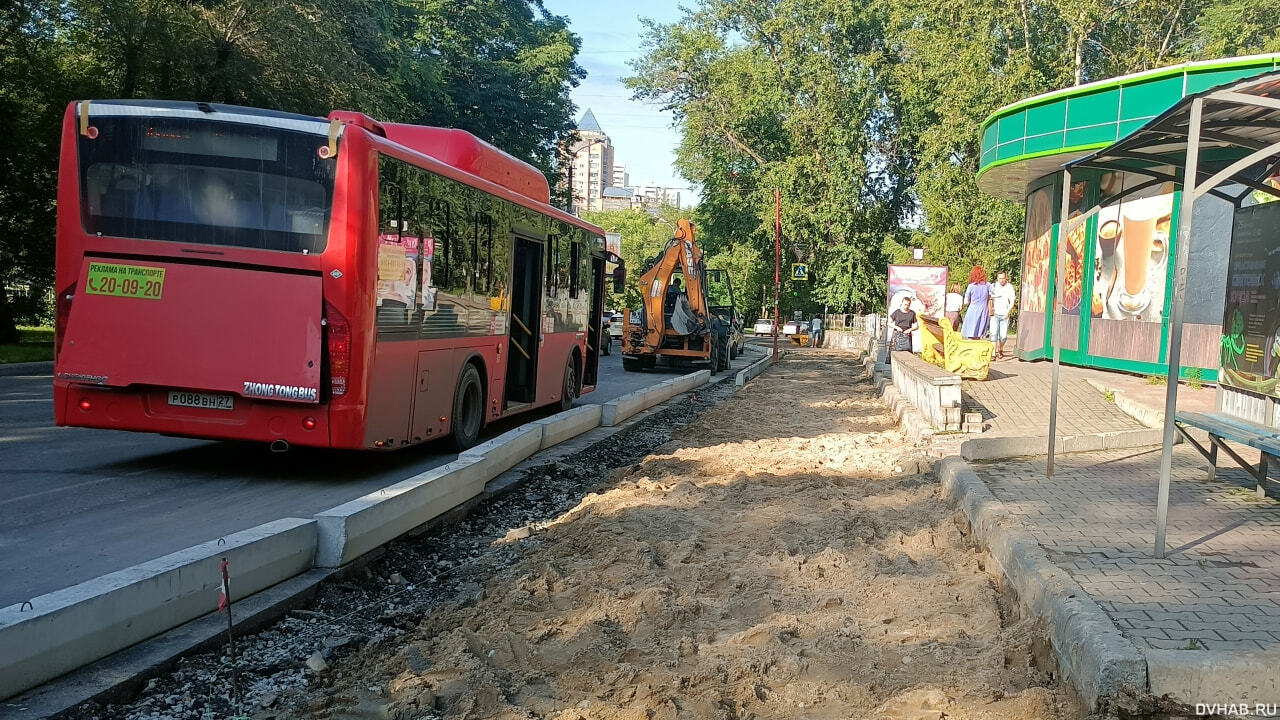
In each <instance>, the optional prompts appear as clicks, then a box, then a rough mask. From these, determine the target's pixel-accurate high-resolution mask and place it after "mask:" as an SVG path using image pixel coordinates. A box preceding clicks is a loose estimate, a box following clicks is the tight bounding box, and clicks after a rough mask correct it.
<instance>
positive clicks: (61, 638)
mask: <svg viewBox="0 0 1280 720" xmlns="http://www.w3.org/2000/svg"><path fill="white" fill-rule="evenodd" d="M220 543H221V544H220ZM315 548H316V523H315V521H314V520H303V519H300V518H283V519H280V520H274V521H272V522H269V523H265V524H263V525H259V526H258V527H255V528H251V529H249V530H244V531H241V532H238V533H234V534H231V535H228V536H226V537H225V538H223V539H222V540H221V541H212V542H207V543H203V544H201V545H196V546H195V547H190V548H187V549H185V550H179V551H178V552H176V553H171V554H169V555H165V556H164V557H161V558H157V559H155V560H150V561H147V562H145V563H142V564H139V565H134V566H133V567H129V568H125V569H124V570H119V571H117V572H113V573H110V574H108V575H103V576H102V577H98V578H94V579H93V580H88V581H86V582H83V583H80V584H79V585H73V586H71V587H69V588H64V589H62V590H57V591H55V592H51V593H49V594H47V595H41V596H40V597H37V598H35V599H33V600H32V601H31V604H32V605H33V606H34V607H32V608H31V609H28V610H27V611H26V612H23V611H22V605H10V606H9V607H7V608H3V609H0V647H3V648H5V651H4V652H3V653H0V698H6V697H9V696H11V695H14V694H17V693H19V692H22V691H23V690H26V689H28V688H31V687H35V686H36V685H38V684H40V683H42V682H45V681H47V680H51V679H53V678H55V677H58V676H59V675H62V674H63V673H66V672H69V671H71V670H74V669H76V668H78V667H81V666H82V665H85V664H87V663H91V662H93V661H95V660H98V659H99V658H102V657H105V656H107V655H110V654H111V653H113V652H116V651H117V650H121V649H123V648H126V647H129V646H130V645H133V644H135V643H138V642H141V641H142V640H146V639H147V638H149V637H152V636H154V635H157V634H159V633H162V632H164V631H166V630H169V629H170V628H173V627H177V626H178V625H181V624H183V623H185V622H187V621H189V620H192V619H194V618H197V617H200V616H202V615H206V614H208V613H209V612H211V611H213V610H214V609H216V608H217V607H218V597H219V592H220V590H219V588H220V586H221V582H222V579H221V573H220V568H219V564H220V559H221V558H224V557H225V558H226V559H227V562H228V565H229V567H230V571H231V577H232V580H233V585H232V588H233V590H234V593H235V596H236V597H245V596H248V595H252V594H253V593H256V592H258V591H260V590H263V589H265V588H269V587H271V586H272V585H275V584H277V583H280V582H284V581H285V580H288V579H289V578H292V577H294V576H295V575H300V574H302V573H304V572H307V571H308V570H310V569H311V560H312V557H313V556H314V555H315Z"/></svg>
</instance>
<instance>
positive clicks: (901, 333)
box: [889, 295, 920, 352]
mask: <svg viewBox="0 0 1280 720" xmlns="http://www.w3.org/2000/svg"><path fill="white" fill-rule="evenodd" d="M889 320H890V321H891V322H892V323H893V342H892V344H890V346H889V349H890V350H905V351H907V352H911V333H913V332H915V330H916V328H918V327H920V323H918V322H916V313H915V311H914V310H912V309H911V296H909V295H904V296H903V297H902V307H900V308H899V309H897V310H894V311H893V314H891V315H890V316H889Z"/></svg>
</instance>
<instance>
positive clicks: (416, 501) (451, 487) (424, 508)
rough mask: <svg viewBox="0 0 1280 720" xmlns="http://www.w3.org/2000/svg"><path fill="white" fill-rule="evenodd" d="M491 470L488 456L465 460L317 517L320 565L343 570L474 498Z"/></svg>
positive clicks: (326, 511)
mask: <svg viewBox="0 0 1280 720" xmlns="http://www.w3.org/2000/svg"><path fill="white" fill-rule="evenodd" d="M539 430H541V428H539ZM489 467H491V466H488V465H486V464H485V462H484V458H483V457H477V456H472V457H466V458H463V457H459V459H457V460H454V461H453V462H451V463H449V464H447V465H441V466H440V467H435V468H431V469H430V470H427V471H426V472H423V473H419V474H418V475H415V476H414V477H411V478H409V479H408V480H402V481H400V482H398V483H396V484H394V485H391V486H389V487H386V488H383V489H381V490H375V491H373V492H371V493H369V494H367V495H365V496H364V497H359V498H356V499H355V500H351V501H349V502H345V503H343V504H341V505H339V506H337V507H335V508H330V509H329V510H325V511H324V512H319V513H316V516H315V517H316V523H317V528H318V530H319V539H318V542H317V544H316V551H315V566H316V567H320V568H336V567H341V566H343V565H345V564H347V563H349V562H351V561H352V560H355V559H356V558H358V557H360V556H361V555H363V554H364V553H367V552H369V551H370V550H372V549H374V548H376V547H378V546H380V545H384V544H386V543H388V542H391V541H392V540H394V539H396V538H397V537H399V536H401V535H403V534H404V533H407V532H409V531H410V530H412V529H414V528H416V527H418V526H419V525H422V524H424V523H426V522H428V521H430V520H431V519H432V518H435V517H437V516H439V515H442V514H444V513H446V512H448V511H450V510H452V509H453V508H455V507H457V506H458V505H461V504H462V503H464V502H466V501H467V500H470V499H471V498H472V497H474V496H475V495H477V494H479V493H480V491H481V490H483V489H484V484H485V483H486V482H488V480H489V477H491V475H490V474H489V471H488V468H489Z"/></svg>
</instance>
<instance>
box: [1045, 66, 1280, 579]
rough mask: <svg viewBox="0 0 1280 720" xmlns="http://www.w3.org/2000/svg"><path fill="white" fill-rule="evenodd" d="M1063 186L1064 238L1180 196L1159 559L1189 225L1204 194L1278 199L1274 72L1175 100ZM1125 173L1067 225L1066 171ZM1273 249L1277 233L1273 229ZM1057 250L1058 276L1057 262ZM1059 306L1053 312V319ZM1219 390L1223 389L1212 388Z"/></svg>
mask: <svg viewBox="0 0 1280 720" xmlns="http://www.w3.org/2000/svg"><path fill="white" fill-rule="evenodd" d="M1063 167H1064V172H1065V178H1064V182H1063V183H1062V198H1061V203H1062V204H1061V207H1062V211H1061V216H1060V217H1062V218H1063V220H1062V225H1061V229H1060V230H1059V232H1060V234H1061V235H1062V236H1064V237H1065V236H1066V235H1067V234H1069V233H1070V232H1071V230H1072V229H1074V228H1076V227H1078V226H1079V225H1081V224H1082V223H1084V222H1086V221H1088V219H1089V218H1090V217H1092V216H1094V215H1095V214H1097V213H1098V212H1099V211H1100V210H1101V209H1102V208H1103V207H1105V206H1107V205H1109V204H1113V203H1116V202H1118V201H1120V200H1122V199H1123V198H1124V197H1126V196H1128V197H1139V196H1141V194H1142V193H1143V192H1153V191H1155V190H1156V189H1157V188H1160V187H1162V186H1168V185H1169V184H1172V185H1174V186H1177V187H1179V188H1180V192H1179V197H1178V199H1177V201H1176V205H1175V213H1176V214H1177V217H1178V221H1177V225H1176V227H1177V241H1176V243H1175V244H1174V245H1175V252H1174V257H1173V260H1174V263H1175V264H1174V269H1173V290H1172V297H1171V306H1170V312H1169V322H1170V326H1171V327H1170V332H1169V333H1168V352H1167V355H1166V357H1167V360H1168V378H1169V381H1168V383H1167V391H1166V395H1165V408H1164V436H1163V449H1162V454H1161V458H1160V485H1159V491H1158V496H1157V507H1156V532H1155V554H1156V557H1164V556H1165V551H1166V548H1165V523H1166V520H1167V516H1168V505H1169V483H1170V473H1171V469H1172V462H1173V445H1174V442H1175V437H1176V433H1177V428H1176V427H1175V414H1176V411H1177V401H1178V382H1177V378H1179V377H1180V376H1181V369H1182V366H1181V349H1182V341H1183V310H1184V304H1185V299H1186V294H1187V276H1188V264H1189V262H1188V261H1189V255H1190V247H1191V242H1192V238H1191V228H1192V219H1193V215H1194V213H1195V205H1196V200H1197V199H1199V198H1202V197H1204V196H1206V195H1210V196H1214V197H1216V198H1218V199H1220V200H1223V201H1225V202H1228V203H1231V205H1232V206H1234V207H1235V208H1236V209H1237V210H1238V209H1239V208H1240V207H1241V205H1242V203H1244V202H1245V201H1246V199H1248V198H1249V197H1251V196H1253V197H1257V194H1258V193H1261V194H1262V195H1264V196H1266V197H1267V198H1268V199H1270V198H1272V197H1275V198H1280V189H1277V188H1276V187H1275V186H1274V185H1271V184H1268V183H1267V182H1266V181H1267V179H1268V178H1272V177H1275V176H1276V174H1277V171H1280V72H1272V73H1267V74H1265V75H1258V76H1255V77H1252V78H1249V79H1247V80H1241V81H1238V82H1233V83H1227V84H1224V85H1220V86H1217V87H1214V88H1210V89H1208V90H1205V91H1203V92H1200V93H1196V94H1194V95H1189V96H1187V97H1185V98H1183V99H1182V100H1181V101H1180V102H1178V103H1177V104H1176V105H1174V106H1172V107H1171V108H1169V109H1168V110H1167V111H1166V112H1164V113H1163V114H1161V115H1159V116H1158V117H1156V118H1155V119H1153V120H1151V121H1150V122H1148V123H1147V124H1146V125H1144V126H1142V127H1141V128H1139V129H1137V130H1135V131H1134V132H1132V133H1131V134H1129V135H1128V136H1126V137H1125V138H1124V139H1122V140H1119V141H1117V142H1115V143H1114V144H1112V145H1110V146H1108V147H1106V148H1104V149H1102V150H1099V151H1097V152H1095V153H1093V154H1091V155H1087V156H1085V157H1082V158H1079V159H1077V160H1074V161H1072V162H1070V163H1067V164H1066V165H1064V166H1063ZM1085 169H1088V170H1102V171H1112V172H1117V171H1118V172H1123V173H1125V174H1126V176H1132V177H1133V178H1135V180H1134V181H1133V182H1126V183H1124V184H1123V186H1122V187H1119V188H1117V189H1116V191H1115V192H1114V193H1112V194H1110V195H1108V196H1107V197H1100V198H1099V199H1098V201H1097V202H1096V203H1094V204H1093V206H1092V207H1090V208H1087V209H1086V210H1085V211H1084V212H1081V213H1079V214H1077V215H1075V216H1074V217H1071V218H1070V219H1069V220H1068V219H1067V218H1068V216H1069V210H1068V208H1069V204H1070V200H1071V198H1070V188H1071V186H1072V183H1071V173H1072V171H1073V170H1085ZM1276 237H1277V244H1278V245H1280V230H1278V231H1277V234H1276ZM1196 241H1197V242H1200V243H1205V242H1227V243H1229V242H1230V241H1231V238H1230V237H1211V236H1202V237H1197V238H1196ZM1064 245H1065V244H1064V243H1059V248H1058V256H1059V262H1058V263H1056V267H1058V268H1061V267H1063V266H1064V264H1063V260H1064V258H1063V256H1064V254H1065V248H1064ZM1054 275H1055V277H1054V279H1053V282H1054V284H1055V285H1056V287H1057V297H1059V298H1060V297H1063V290H1064V275H1065V273H1062V272H1057V271H1055V273H1054ZM1061 312H1062V310H1061V303H1056V304H1055V308H1054V315H1055V319H1056V318H1057V316H1059V315H1060V313H1061ZM1053 327H1054V330H1053V333H1052V354H1053V382H1052V391H1051V393H1052V394H1051V398H1050V414H1049V452H1048V464H1047V474H1048V476H1049V477H1052V476H1053V468H1054V450H1055V444H1056V442H1055V441H1056V435H1057V407H1058V381H1059V365H1060V363H1061V350H1062V347H1061V346H1062V338H1061V337H1060V336H1059V335H1060V334H1059V332H1058V328H1059V327H1060V323H1058V322H1055V323H1054V326H1053ZM1220 390H1221V388H1220Z"/></svg>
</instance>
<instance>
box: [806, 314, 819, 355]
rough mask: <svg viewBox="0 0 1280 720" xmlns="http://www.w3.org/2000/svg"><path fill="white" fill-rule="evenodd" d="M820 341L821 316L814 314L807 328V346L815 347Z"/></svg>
mask: <svg viewBox="0 0 1280 720" xmlns="http://www.w3.org/2000/svg"><path fill="white" fill-rule="evenodd" d="M821 343H822V316H821V315H814V316H813V322H812V323H811V324H810V328H809V347H813V348H816V347H818V345H819V344H821Z"/></svg>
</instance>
